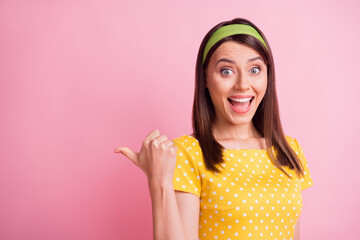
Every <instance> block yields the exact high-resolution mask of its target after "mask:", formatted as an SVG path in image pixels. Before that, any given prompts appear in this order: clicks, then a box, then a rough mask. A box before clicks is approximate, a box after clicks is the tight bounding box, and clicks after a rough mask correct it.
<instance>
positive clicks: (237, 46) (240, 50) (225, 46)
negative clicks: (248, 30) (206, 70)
mask: <svg viewBox="0 0 360 240" xmlns="http://www.w3.org/2000/svg"><path fill="white" fill-rule="evenodd" d="M258 57H260V59H261V60H263V59H262V57H261V56H260V54H259V53H258V52H256V51H255V50H254V49H252V48H251V47H249V46H247V45H245V44H241V43H238V42H235V41H227V42H224V43H222V44H221V45H220V46H219V47H218V48H217V49H216V50H215V51H214V53H213V54H212V56H211V58H213V60H215V61H216V62H217V61H218V60H220V59H222V58H228V59H232V60H235V61H240V62H243V61H244V62H245V61H248V60H249V59H254V58H258Z"/></svg>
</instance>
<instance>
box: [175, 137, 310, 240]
mask: <svg viewBox="0 0 360 240" xmlns="http://www.w3.org/2000/svg"><path fill="white" fill-rule="evenodd" d="M286 138H287V140H288V142H289V144H290V146H291V147H292V148H293V150H294V151H295V152H296V153H297V154H298V156H299V158H300V160H301V162H302V163H303V166H304V170H305V173H306V174H305V176H304V177H303V178H302V179H299V178H298V177H297V175H296V173H295V172H294V171H293V170H291V169H290V168H288V167H284V169H285V170H286V172H287V173H289V174H290V175H291V176H293V178H288V177H287V176H286V175H285V174H284V173H283V172H282V171H281V170H280V169H278V168H277V167H276V166H275V165H273V164H272V162H271V161H270V158H269V156H268V152H267V150H265V149H227V150H224V151H223V154H224V155H223V157H224V160H225V162H224V163H223V164H222V166H223V167H224V170H222V172H221V173H220V174H214V173H212V172H210V171H208V170H206V168H205V164H204V160H203V158H202V151H201V148H200V146H199V143H198V141H197V140H196V139H195V138H193V137H191V136H189V135H184V136H181V137H179V138H176V139H173V141H174V144H175V145H176V146H177V147H178V152H177V162H176V166H177V167H176V168H175V172H174V181H173V183H174V189H175V190H178V191H184V192H189V193H193V194H195V195H196V196H198V197H200V218H199V239H200V240H203V239H286V240H288V239H293V235H294V228H295V224H296V222H297V219H298V218H299V216H300V213H301V211H302V207H303V202H302V195H301V190H303V189H305V188H307V187H310V186H312V185H313V181H312V178H311V175H310V171H309V168H308V165H307V162H306V159H305V156H304V153H303V150H302V148H301V146H300V145H299V144H298V142H297V140H296V139H295V138H291V137H289V136H286Z"/></svg>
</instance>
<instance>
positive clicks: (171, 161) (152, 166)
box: [114, 130, 177, 185]
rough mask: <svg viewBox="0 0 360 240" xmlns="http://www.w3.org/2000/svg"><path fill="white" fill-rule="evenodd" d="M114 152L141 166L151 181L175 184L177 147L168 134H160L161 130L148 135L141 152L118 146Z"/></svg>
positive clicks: (153, 182)
mask: <svg viewBox="0 0 360 240" xmlns="http://www.w3.org/2000/svg"><path fill="white" fill-rule="evenodd" d="M114 152H116V153H119V152H120V153H122V154H124V155H125V156H126V157H127V158H128V159H130V160H131V161H132V162H133V163H135V164H136V165H137V166H138V167H139V168H141V170H142V171H143V172H144V173H145V175H146V176H147V178H148V182H149V183H151V184H161V185H163V184H169V185H172V184H173V177H174V170H175V165H176V153H177V147H176V146H174V142H173V141H171V140H168V138H167V136H166V135H160V132H159V130H153V131H152V132H150V133H149V135H148V136H146V138H145V139H144V141H143V144H142V147H141V150H140V152H139V153H136V152H134V151H132V150H131V149H129V148H127V147H117V148H115V150H114Z"/></svg>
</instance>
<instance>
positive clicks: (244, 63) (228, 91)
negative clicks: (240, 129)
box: [206, 41, 267, 124]
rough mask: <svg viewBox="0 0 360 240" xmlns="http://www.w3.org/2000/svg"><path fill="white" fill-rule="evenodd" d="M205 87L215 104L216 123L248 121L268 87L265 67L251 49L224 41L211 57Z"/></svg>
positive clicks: (242, 122) (243, 122)
mask: <svg viewBox="0 0 360 240" xmlns="http://www.w3.org/2000/svg"><path fill="white" fill-rule="evenodd" d="M206 87H207V88H208V90H209V93H210V96H211V100H212V102H213V104H214V107H215V115H216V117H215V122H219V121H220V122H223V121H227V122H230V123H232V124H245V123H249V122H251V120H252V118H253V116H254V114H255V112H256V109H257V108H258V106H259V104H260V102H261V100H262V99H263V97H264V95H265V91H266V87H267V66H266V64H265V63H264V61H263V59H262V57H261V56H260V55H259V54H258V53H257V52H256V51H255V50H253V49H252V48H250V47H248V46H246V45H243V44H240V43H237V42H235V41H227V42H224V43H223V44H221V45H220V46H219V47H218V48H217V49H216V50H215V52H214V53H213V54H212V56H211V57H210V61H209V64H208V67H207V69H206Z"/></svg>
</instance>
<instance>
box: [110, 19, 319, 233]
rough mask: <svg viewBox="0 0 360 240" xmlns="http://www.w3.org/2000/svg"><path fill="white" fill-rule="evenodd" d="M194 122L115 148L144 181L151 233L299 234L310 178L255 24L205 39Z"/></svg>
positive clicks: (243, 23) (227, 27)
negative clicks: (186, 130)
mask: <svg viewBox="0 0 360 240" xmlns="http://www.w3.org/2000/svg"><path fill="white" fill-rule="evenodd" d="M192 123H193V133H192V134H190V135H183V136H181V137H178V138H175V139H173V140H169V139H168V138H167V137H166V135H163V134H162V135H161V134H160V132H159V131H158V130H154V131H152V132H151V133H150V134H149V135H148V136H147V137H146V138H145V140H144V141H143V146H142V148H141V151H140V152H139V153H136V152H133V151H132V150H130V149H129V148H126V147H121V148H117V149H115V152H121V153H122V154H124V155H125V156H126V157H128V158H129V159H130V160H132V161H133V162H134V163H135V164H136V165H137V166H139V167H140V168H141V169H142V170H143V171H144V172H145V174H146V176H147V178H148V185H149V189H150V194H151V199H152V209H153V224H154V239H156V240H160V239H163V240H175V239H176V240H177V239H178V240H197V239H290V240H291V239H300V234H299V217H300V213H301V210H302V206H303V204H302V195H301V191H302V190H304V189H305V188H307V187H310V186H311V185H313V181H312V178H311V176H310V172H309V169H308V165H307V162H306V159H305V156H304V152H303V150H302V148H301V146H300V145H299V143H298V141H297V140H296V139H295V138H292V137H290V136H287V135H285V134H284V132H283V130H282V126H281V122H280V117H279V108H278V102H277V96H276V90H275V71H274V62H273V57H272V53H271V49H270V46H269V43H268V42H267V40H266V38H265V36H264V34H263V33H262V32H261V31H260V30H259V29H258V28H257V27H256V26H255V25H254V24H253V23H252V22H250V21H248V20H246V19H242V18H236V19H233V20H231V21H226V22H222V23H220V24H218V25H216V26H215V27H214V28H212V29H211V30H210V31H209V32H208V33H207V34H206V36H205V37H204V39H203V41H202V43H201V45H200V49H199V53H198V57H197V63H196V86H195V96H194V105H193V115H192Z"/></svg>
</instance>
